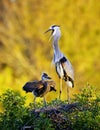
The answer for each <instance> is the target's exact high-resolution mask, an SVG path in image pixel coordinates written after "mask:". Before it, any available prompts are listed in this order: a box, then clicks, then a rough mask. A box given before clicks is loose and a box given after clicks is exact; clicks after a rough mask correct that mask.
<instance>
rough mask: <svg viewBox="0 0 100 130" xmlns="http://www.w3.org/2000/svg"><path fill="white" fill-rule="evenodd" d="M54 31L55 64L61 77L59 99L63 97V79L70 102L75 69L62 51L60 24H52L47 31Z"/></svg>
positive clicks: (52, 35) (52, 36) (52, 34)
mask: <svg viewBox="0 0 100 130" xmlns="http://www.w3.org/2000/svg"><path fill="white" fill-rule="evenodd" d="M49 31H52V33H51V37H50V38H53V40H52V41H53V42H52V44H53V49H54V58H53V62H54V64H55V68H56V72H57V74H58V76H59V79H60V92H59V99H60V98H61V93H62V79H63V80H65V82H66V84H67V85H68V87H67V94H68V103H69V102H70V95H69V87H71V88H73V87H74V70H73V67H72V65H71V63H70V61H69V60H68V58H66V57H65V55H64V54H63V53H62V52H61V51H60V49H59V46H58V41H59V39H60V36H61V31H60V26H58V25H52V26H50V28H49V29H48V30H47V31H46V32H49Z"/></svg>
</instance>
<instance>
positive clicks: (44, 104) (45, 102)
mask: <svg viewBox="0 0 100 130" xmlns="http://www.w3.org/2000/svg"><path fill="white" fill-rule="evenodd" d="M43 98H44V106H45V107H46V99H45V96H44V97H43Z"/></svg>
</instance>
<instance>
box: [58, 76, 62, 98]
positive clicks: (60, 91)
mask: <svg viewBox="0 0 100 130" xmlns="http://www.w3.org/2000/svg"><path fill="white" fill-rule="evenodd" d="M61 93H62V78H60V90H59V99H61Z"/></svg>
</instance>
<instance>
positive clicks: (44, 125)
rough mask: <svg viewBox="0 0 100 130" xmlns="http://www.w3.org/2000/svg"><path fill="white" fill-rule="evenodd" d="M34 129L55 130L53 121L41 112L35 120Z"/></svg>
mask: <svg viewBox="0 0 100 130" xmlns="http://www.w3.org/2000/svg"><path fill="white" fill-rule="evenodd" d="M33 125H34V130H54V126H53V124H52V121H51V119H50V118H49V117H47V115H46V114H44V113H41V114H40V116H39V117H37V118H36V119H35V121H34V124H33Z"/></svg>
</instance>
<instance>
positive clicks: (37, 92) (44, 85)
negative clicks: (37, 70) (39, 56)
mask: <svg viewBox="0 0 100 130" xmlns="http://www.w3.org/2000/svg"><path fill="white" fill-rule="evenodd" d="M55 86H56V85H55V82H54V81H43V80H40V81H33V82H27V83H26V84H25V85H24V86H23V90H24V91H26V92H27V93H28V92H32V93H33V95H34V107H35V100H36V97H44V105H45V106H46V100H45V95H46V94H47V93H48V92H51V91H56V88H55Z"/></svg>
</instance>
